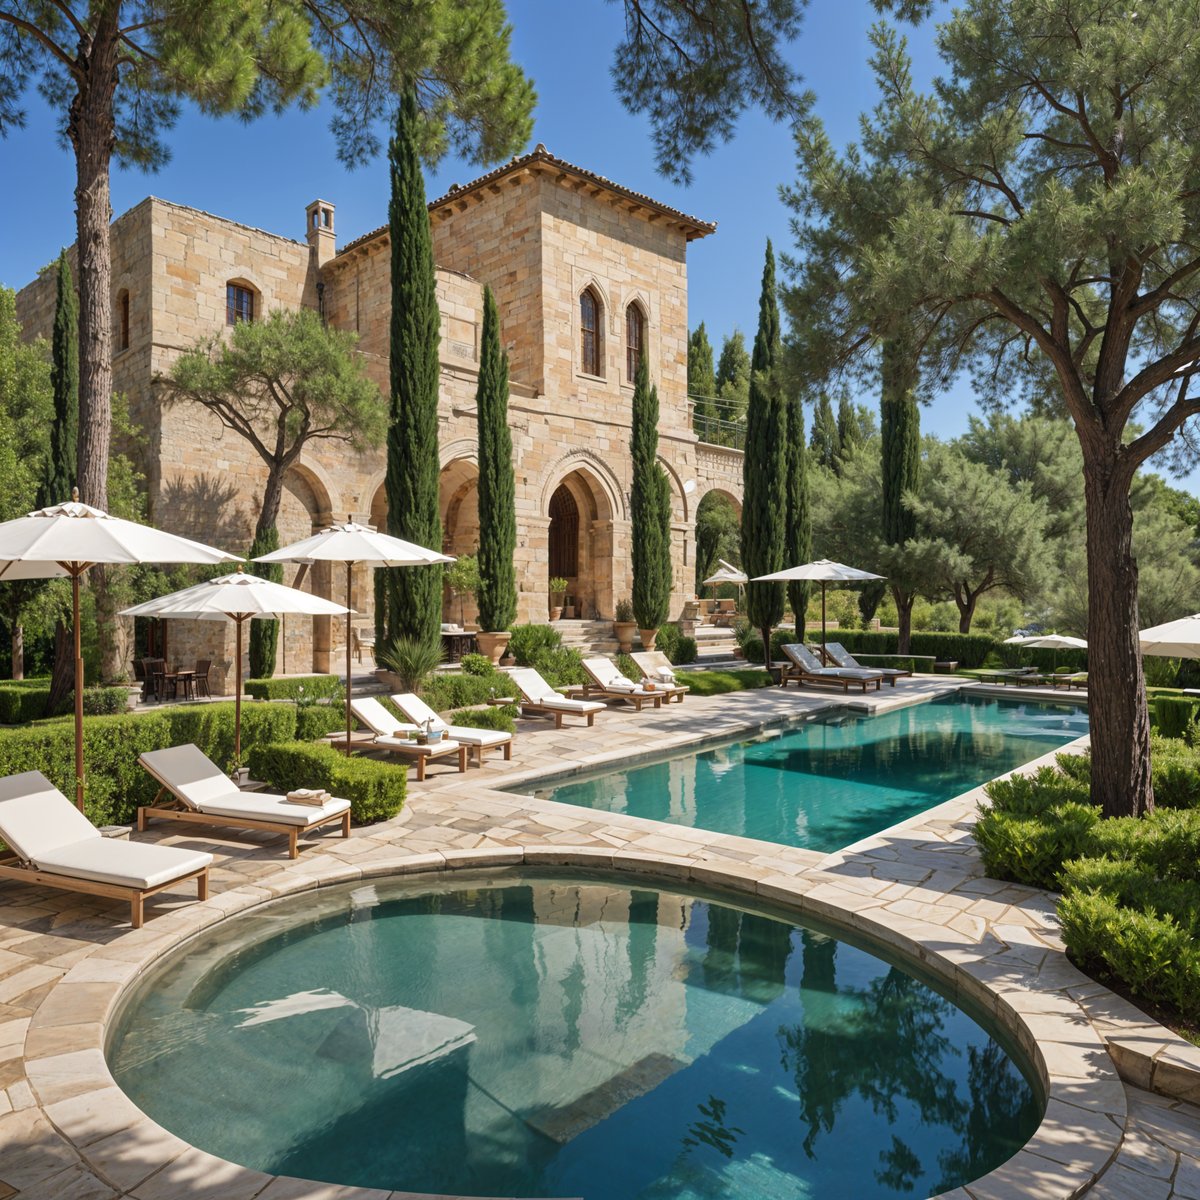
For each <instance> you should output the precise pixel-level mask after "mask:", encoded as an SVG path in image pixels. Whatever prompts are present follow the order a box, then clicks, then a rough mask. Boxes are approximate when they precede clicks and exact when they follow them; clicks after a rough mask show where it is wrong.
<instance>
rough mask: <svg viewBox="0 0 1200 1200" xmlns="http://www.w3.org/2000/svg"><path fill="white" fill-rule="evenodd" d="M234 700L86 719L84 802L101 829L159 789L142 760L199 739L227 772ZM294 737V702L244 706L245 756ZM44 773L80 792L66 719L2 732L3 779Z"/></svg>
mask: <svg viewBox="0 0 1200 1200" xmlns="http://www.w3.org/2000/svg"><path fill="white" fill-rule="evenodd" d="M233 709H234V706H233V704H232V703H221V704H195V705H183V706H180V707H177V708H176V707H170V708H163V709H160V710H158V711H157V712H152V713H145V714H140V713H139V714H135V713H128V714H125V715H122V716H116V717H85V718H84V720H83V748H84V770H85V772H86V778H87V787H86V792H85V795H84V805H85V810H86V812H87V815H88V816H89V817H90V818H91V820H92V821H94V822H95V823H96V824H97V825H107V824H111V823H121V824H128V823H129V822H130V821H131V820H132V819H133V817H134V815H135V814H136V811H137V807H138V805H139V804H149V803H150V801H151V800H152V799H153V798H154V793H155V792H156V791H157V790H158V787H157V785H156V784H155V782H154V780H153V779H151V778H150V776H149V775H148V774H147V773H146V772H145V771H144V770H143V769H142V768H141V767H140V766H139V765H138V761H137V760H138V755H139V754H141V753H143V752H144V751H146V750H160V749H162V748H163V747H164V746H179V745H182V744H184V743H186V742H194V743H195V744H196V745H197V746H199V747H200V749H201V750H203V751H204V753H205V754H207V755H208V757H209V758H211V759H212V760H213V762H215V763H216V764H217V765H218V766H219V767H221V768H222V769H224V768H225V767H227V766H228V765H229V762H230V759H231V758H232V757H233ZM295 736H296V709H295V708H294V707H293V706H292V705H290V704H244V705H243V706H242V751H243V755H244V754H245V752H246V750H247V749H248V748H252V747H254V746H260V745H265V744H266V743H268V742H280V741H287V740H290V739H291V738H294V737H295ZM20 771H42V772H44V773H45V774H46V775H47V776H48V777H49V779H50V781H51V782H52V783H53V784H54V785H55V786H56V787H58V788H59V789H60V790H61V791H62V792H64V793H65V794H66V795H68V796H71V797H74V795H75V729H74V724H73V722H71V721H69V720H64V721H54V722H49V723H47V724H44V725H34V726H31V727H28V728H25V729H12V730H6V731H5V732H4V733H3V734H0V775H15V774H17V773H18V772H20Z"/></svg>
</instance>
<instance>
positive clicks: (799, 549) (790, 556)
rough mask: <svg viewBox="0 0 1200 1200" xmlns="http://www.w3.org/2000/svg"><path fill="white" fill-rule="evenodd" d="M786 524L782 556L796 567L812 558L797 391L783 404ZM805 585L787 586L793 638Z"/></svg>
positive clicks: (800, 634) (800, 628) (800, 621)
mask: <svg viewBox="0 0 1200 1200" xmlns="http://www.w3.org/2000/svg"><path fill="white" fill-rule="evenodd" d="M786 465H787V526H786V534H785V537H784V558H785V559H786V565H787V566H789V567H798V566H799V565H800V564H801V563H806V562H808V561H809V559H810V558H811V557H812V510H811V508H810V507H809V497H808V449H807V447H806V446H805V444H804V402H803V400H801V398H800V394H799V392H797V393H796V394H795V395H794V396H793V397H792V399H791V401H790V402H789V403H788V406H787V451H786ZM808 592H809V586H808V584H807V583H806V582H804V580H800V579H797V580H793V581H792V582H791V583H789V584H788V585H787V598H788V603H789V604H790V605H791V606H792V612H793V613H794V614H795V617H796V637H797V639H798V640H799V641H804V616H805V613H806V612H807V611H808Z"/></svg>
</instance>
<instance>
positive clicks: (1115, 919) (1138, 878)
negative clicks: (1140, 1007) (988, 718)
mask: <svg viewBox="0 0 1200 1200" xmlns="http://www.w3.org/2000/svg"><path fill="white" fill-rule="evenodd" d="M1058 764H1059V765H1058V769H1057V770H1056V769H1055V768H1053V767H1043V768H1041V769H1040V770H1039V771H1037V772H1036V773H1035V774H1033V775H1031V776H1015V777H1013V778H1011V779H1007V780H1000V781H997V782H995V783H992V784H989V785H988V787H987V789H986V792H987V795H988V799H989V800H990V804H989V805H987V806H981V809H980V817H979V820H978V821H977V822H976V825H975V840H976V842H977V843H978V845H979V847H980V850H981V852H982V855H983V860H984V865H985V866H986V867H987V871H988V874H989V875H992V876H994V877H995V878H998V879H1010V880H1013V881H1015V882H1018V883H1027V884H1032V885H1033V886H1035V887H1043V888H1049V889H1055V888H1058V889H1061V890H1062V893H1063V894H1062V897H1061V899H1060V901H1059V905H1058V915H1059V920H1060V925H1061V930H1062V936H1063V941H1064V943H1065V944H1066V947H1067V953H1068V954H1069V955H1070V957H1071V959H1072V961H1073V962H1075V963H1077V964H1078V965H1079V966H1080V967H1082V968H1083V969H1085V970H1087V971H1090V972H1092V973H1093V974H1095V975H1098V976H1100V977H1101V978H1105V979H1107V978H1113V979H1116V980H1118V981H1120V982H1121V983H1122V984H1124V986H1125V987H1126V988H1127V989H1128V990H1129V992H1130V993H1131V994H1132V995H1134V996H1137V997H1141V998H1142V999H1144V1000H1146V1001H1149V1002H1151V1003H1153V1004H1158V1005H1164V1006H1166V1007H1167V1008H1169V1009H1171V1010H1173V1011H1174V1012H1176V1013H1178V1014H1179V1016H1180V1017H1182V1018H1183V1020H1184V1021H1187V1022H1189V1023H1191V1024H1200V750H1197V749H1196V748H1194V747H1192V746H1189V745H1187V744H1186V743H1185V742H1183V741H1181V740H1179V739H1175V738H1164V737H1162V736H1161V735H1159V734H1155V735H1154V736H1153V737H1152V738H1151V749H1150V766H1151V773H1152V775H1153V780H1154V791H1155V799H1156V808H1155V810H1154V811H1153V812H1152V813H1150V814H1149V815H1148V816H1146V817H1142V818H1135V817H1118V818H1114V819H1111V820H1102V819H1101V817H1100V810H1099V809H1098V808H1095V807H1093V806H1092V804H1091V801H1090V797H1089V795H1088V783H1089V778H1090V773H1091V763H1090V760H1089V758H1088V756H1087V755H1065V754H1064V755H1059V757H1058Z"/></svg>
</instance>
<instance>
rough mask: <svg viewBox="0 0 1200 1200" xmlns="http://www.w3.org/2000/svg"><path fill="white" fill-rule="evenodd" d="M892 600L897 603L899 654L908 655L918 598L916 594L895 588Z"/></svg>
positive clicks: (897, 648)
mask: <svg viewBox="0 0 1200 1200" xmlns="http://www.w3.org/2000/svg"><path fill="white" fill-rule="evenodd" d="M892 598H893V599H894V600H895V601H896V617H897V620H896V624H897V625H898V626H899V628H900V633H899V637H898V638H897V642H896V653H897V654H908V653H909V652H910V651H909V643H910V641H911V639H912V610H913V602H914V601H915V600H916V598H917V593H916V592H906V591H905V590H904V589H903V588H898V587H893V588H892Z"/></svg>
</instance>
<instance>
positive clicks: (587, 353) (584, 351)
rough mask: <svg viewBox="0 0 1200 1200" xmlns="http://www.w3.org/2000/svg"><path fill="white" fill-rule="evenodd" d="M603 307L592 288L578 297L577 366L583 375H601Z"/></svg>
mask: <svg viewBox="0 0 1200 1200" xmlns="http://www.w3.org/2000/svg"><path fill="white" fill-rule="evenodd" d="M603 318H604V306H603V305H602V304H601V303H600V297H599V296H597V295H596V292H595V289H594V288H587V289H586V290H585V291H584V293H583V294H582V295H581V296H580V297H579V366H580V370H582V371H583V372H584V374H585V375H602V374H604V372H603V371H602V370H601V369H600V367H601V363H602V361H603V358H604V346H603V340H604V333H603Z"/></svg>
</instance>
